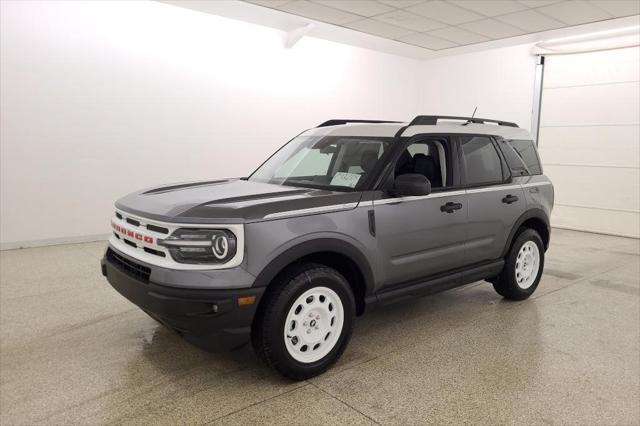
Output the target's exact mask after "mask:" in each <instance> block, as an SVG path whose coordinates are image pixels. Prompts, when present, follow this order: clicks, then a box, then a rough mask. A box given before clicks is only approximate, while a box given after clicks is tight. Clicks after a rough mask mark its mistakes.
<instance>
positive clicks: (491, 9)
mask: <svg viewBox="0 0 640 426" xmlns="http://www.w3.org/2000/svg"><path fill="white" fill-rule="evenodd" d="M244 1H246V2H248V3H252V4H255V5H259V6H262V7H266V8H269V9H274V10H277V11H280V12H286V13H288V14H291V15H295V16H299V17H304V18H308V19H311V20H314V21H320V22H325V23H328V24H332V25H337V26H340V27H344V28H348V29H351V30H355V31H359V32H363V33H367V34H371V35H375V36H377V37H381V38H384V39H389V40H394V41H395V42H400V43H404V44H407V45H412V46H417V47H419V48H421V49H425V50H427V51H430V52H435V51H441V50H445V49H451V48H457V47H460V46H467V45H472V44H476V43H483V42H489V41H493V40H500V39H506V38H510V37H515V36H521V35H524V34H531V33H539V32H543V31H549V30H557V29H563V28H567V27H571V26H575V25H581V24H586V23H591V22H597V21H606V20H610V19H615V18H621V17H625V16H630V15H638V14H640V0H585V1H582V0H517V1H516V0H445V1H433V0H432V1H428V0H244ZM175 3H178V2H175Z"/></svg>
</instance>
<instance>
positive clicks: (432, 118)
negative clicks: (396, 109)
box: [409, 115, 518, 127]
mask: <svg viewBox="0 0 640 426" xmlns="http://www.w3.org/2000/svg"><path fill="white" fill-rule="evenodd" d="M438 120H465V121H467V122H468V123H476V124H484V123H496V124H497V125H499V126H507V127H518V125H517V124H516V123H511V122H509V121H500V120H489V119H487V118H475V117H453V116H448V115H419V116H417V117H416V118H414V119H413V120H411V123H409V126H418V125H422V126H435V125H436V124H438Z"/></svg>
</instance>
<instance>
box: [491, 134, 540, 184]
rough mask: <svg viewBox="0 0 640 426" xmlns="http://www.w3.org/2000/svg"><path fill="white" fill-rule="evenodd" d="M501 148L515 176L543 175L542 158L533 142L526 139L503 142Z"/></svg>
mask: <svg viewBox="0 0 640 426" xmlns="http://www.w3.org/2000/svg"><path fill="white" fill-rule="evenodd" d="M500 148H502V153H503V154H504V157H505V159H506V160H507V164H508V165H509V168H510V169H511V171H512V172H513V174H514V175H515V176H527V175H541V174H542V166H541V165H540V157H538V150H537V149H536V146H535V144H534V143H533V141H531V140H524V139H522V140H520V139H513V140H508V141H502V142H501V143H500Z"/></svg>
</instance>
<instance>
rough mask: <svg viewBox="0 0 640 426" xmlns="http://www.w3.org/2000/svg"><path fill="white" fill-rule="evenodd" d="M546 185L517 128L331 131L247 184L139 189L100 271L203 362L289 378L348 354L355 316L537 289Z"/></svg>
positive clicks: (420, 125) (361, 124)
mask: <svg viewBox="0 0 640 426" xmlns="http://www.w3.org/2000/svg"><path fill="white" fill-rule="evenodd" d="M552 205H553V186H552V184H551V182H550V181H549V179H548V178H547V177H545V176H544V175H543V174H542V169H541V166H540V160H539V158H538V154H537V151H536V146H535V144H534V143H533V141H532V138H531V137H530V136H529V134H528V133H527V132H526V131H525V130H522V129H520V128H518V126H517V125H515V124H514V123H508V122H503V121H496V120H485V119H479V118H467V117H442V116H418V117H416V118H415V119H414V120H413V121H411V122H410V123H399V122H389V121H369V120H330V121H327V122H326V123H323V124H321V125H320V126H318V127H316V128H314V129H310V130H307V131H305V132H303V133H301V134H300V135H298V136H297V137H295V138H294V139H292V140H291V141H290V142H289V143H287V144H286V145H285V146H283V147H282V148H280V150H278V151H277V152H276V153H275V154H273V155H272V156H271V157H270V158H269V159H268V160H267V161H265V162H264V164H262V165H261V166H260V167H259V168H258V169H257V170H256V171H255V172H254V173H253V174H252V175H251V176H249V177H247V178H241V179H224V180H214V181H206V182H195V183H184V184H175V185H169V186H161V187H157V188H150V189H145V190H143V191H139V192H136V193H133V194H130V195H127V196H126V197H124V198H121V199H120V200H118V201H117V203H116V212H115V215H114V217H113V219H112V221H111V227H112V231H113V234H112V236H111V238H110V240H109V246H108V248H107V250H106V253H105V256H104V258H103V259H102V273H103V274H104V276H105V277H106V278H107V280H108V281H109V283H111V285H112V286H113V287H114V288H115V289H116V290H117V291H118V292H120V293H121V294H122V295H123V296H125V297H126V298H127V299H129V300H130V301H132V302H133V303H135V304H136V305H138V306H139V307H140V308H141V309H143V310H144V311H145V312H147V313H148V314H149V315H150V316H151V317H153V318H155V319H156V320H157V321H159V322H160V323H162V324H164V325H165V326H167V327H168V328H170V329H172V330H174V331H176V332H177V333H178V334H180V335H181V336H183V337H184V338H185V339H186V340H188V341H190V342H193V343H194V344H196V345H198V346H200V347H203V348H205V349H207V350H212V351H218V350H223V349H232V348H236V347H239V346H241V345H243V344H245V343H247V342H249V341H251V342H252V344H253V347H254V348H255V350H256V351H257V353H258V355H259V356H260V358H262V359H263V360H264V361H265V362H266V363H267V364H268V365H270V366H271V367H273V368H275V369H276V370H277V371H279V372H280V373H281V374H283V375H285V376H287V377H290V378H293V379H298V380H301V379H306V378H309V377H312V376H314V375H317V374H319V373H321V372H323V371H325V370H326V369H327V368H329V367H330V366H331V365H332V363H334V362H335V361H336V360H337V359H338V358H339V357H340V355H341V354H342V352H343V351H344V350H345V348H346V346H347V343H348V341H349V337H350V335H351V330H352V328H353V323H354V318H355V316H359V315H362V314H363V313H364V312H366V311H368V310H371V309H373V308H374V307H376V306H379V305H385V304H387V303H391V302H394V301H399V300H403V299H407V298H413V297H417V296H423V295H428V294H433V293H436V292H440V291H443V290H447V289H451V288H454V287H458V286H461V285H464V284H468V283H471V282H474V281H478V280H487V281H489V282H490V283H492V284H493V287H494V288H495V290H496V291H497V292H498V294H500V295H501V296H503V297H504V298H506V299H511V300H523V299H526V298H528V297H529V296H530V295H531V294H532V293H533V292H534V291H535V289H536V287H537V285H538V282H539V281H540V277H541V275H542V270H543V266H544V253H545V251H546V249H547V247H548V246H549V237H550V226H549V215H550V212H551V208H552Z"/></svg>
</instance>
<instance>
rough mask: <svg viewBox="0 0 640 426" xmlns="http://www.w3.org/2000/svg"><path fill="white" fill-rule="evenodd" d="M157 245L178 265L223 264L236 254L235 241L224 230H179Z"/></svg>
mask: <svg viewBox="0 0 640 426" xmlns="http://www.w3.org/2000/svg"><path fill="white" fill-rule="evenodd" d="M158 244H160V245H161V246H164V247H167V248H168V249H169V252H170V253H171V257H173V260H175V261H176V262H179V263H198V264H200V263H214V264H215V263H217V264H220V263H225V262H227V261H228V260H229V259H231V258H233V256H235V254H236V249H237V240H236V236H235V235H233V233H232V232H231V231H227V230H225V229H188V228H180V229H177V230H175V231H174V232H173V234H171V236H170V237H169V238H166V239H164V240H159V241H158Z"/></svg>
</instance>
